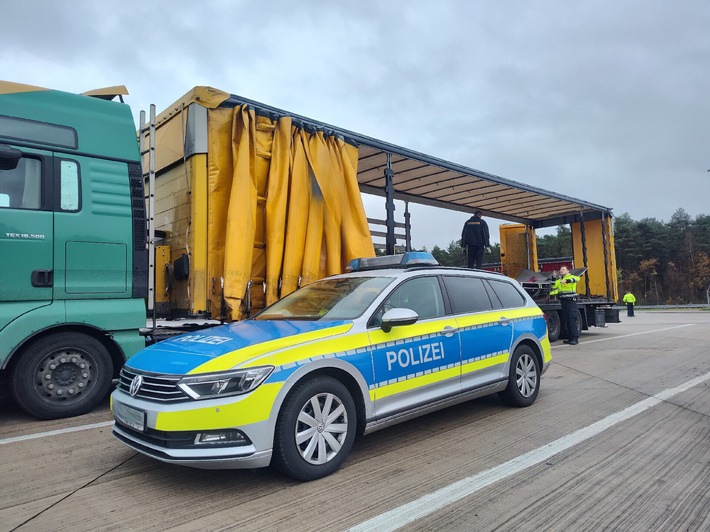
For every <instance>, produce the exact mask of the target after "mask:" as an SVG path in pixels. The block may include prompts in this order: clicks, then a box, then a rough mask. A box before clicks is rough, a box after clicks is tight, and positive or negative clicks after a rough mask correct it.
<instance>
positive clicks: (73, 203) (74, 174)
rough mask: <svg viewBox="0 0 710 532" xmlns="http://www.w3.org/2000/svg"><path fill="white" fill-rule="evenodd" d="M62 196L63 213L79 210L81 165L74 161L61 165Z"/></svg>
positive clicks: (63, 162)
mask: <svg viewBox="0 0 710 532" xmlns="http://www.w3.org/2000/svg"><path fill="white" fill-rule="evenodd" d="M59 167H60V173H61V184H60V189H61V195H60V198H61V199H60V205H59V206H60V208H61V209H62V210H63V211H78V210H79V165H78V164H77V163H76V162H74V161H62V162H61V163H60V166H59Z"/></svg>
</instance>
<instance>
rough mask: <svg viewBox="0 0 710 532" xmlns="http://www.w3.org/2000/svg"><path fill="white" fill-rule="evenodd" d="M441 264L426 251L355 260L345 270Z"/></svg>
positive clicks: (357, 270)
mask: <svg viewBox="0 0 710 532" xmlns="http://www.w3.org/2000/svg"><path fill="white" fill-rule="evenodd" d="M438 265H439V263H438V262H437V260H436V259H435V258H434V256H433V255H432V254H431V253H428V252H426V251H408V252H407V253H404V254H402V255H385V256H383V257H368V258H360V259H353V260H351V261H350V263H349V264H348V266H347V267H346V268H345V271H346V272H361V271H365V270H379V269H383V268H409V267H412V266H438Z"/></svg>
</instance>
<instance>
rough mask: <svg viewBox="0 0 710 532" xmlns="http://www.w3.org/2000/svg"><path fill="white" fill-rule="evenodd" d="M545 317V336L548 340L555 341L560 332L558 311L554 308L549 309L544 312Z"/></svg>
mask: <svg viewBox="0 0 710 532" xmlns="http://www.w3.org/2000/svg"><path fill="white" fill-rule="evenodd" d="M545 319H546V320H547V338H548V339H549V340H550V342H556V341H557V340H559V338H560V333H561V332H562V321H561V320H560V313H559V312H557V311H556V310H550V311H549V312H545Z"/></svg>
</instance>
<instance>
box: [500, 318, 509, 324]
mask: <svg viewBox="0 0 710 532" xmlns="http://www.w3.org/2000/svg"><path fill="white" fill-rule="evenodd" d="M498 323H499V324H500V325H508V324H509V323H510V318H506V317H505V316H501V317H500V318H499V319H498Z"/></svg>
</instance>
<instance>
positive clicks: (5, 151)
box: [0, 144, 22, 170]
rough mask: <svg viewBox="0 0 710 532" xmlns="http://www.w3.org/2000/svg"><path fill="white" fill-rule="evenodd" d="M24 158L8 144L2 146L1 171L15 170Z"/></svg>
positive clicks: (0, 154) (0, 147)
mask: <svg viewBox="0 0 710 532" xmlns="http://www.w3.org/2000/svg"><path fill="white" fill-rule="evenodd" d="M21 158H22V152H21V151H20V150H17V149H15V148H13V147H11V146H8V145H6V144H0V170H14V169H15V168H17V163H19V162H20V159H21Z"/></svg>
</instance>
